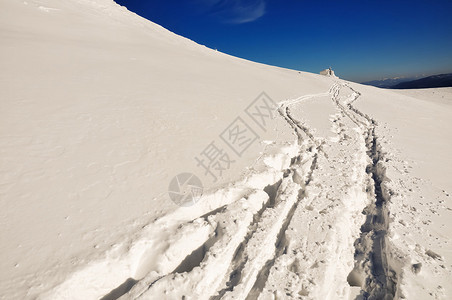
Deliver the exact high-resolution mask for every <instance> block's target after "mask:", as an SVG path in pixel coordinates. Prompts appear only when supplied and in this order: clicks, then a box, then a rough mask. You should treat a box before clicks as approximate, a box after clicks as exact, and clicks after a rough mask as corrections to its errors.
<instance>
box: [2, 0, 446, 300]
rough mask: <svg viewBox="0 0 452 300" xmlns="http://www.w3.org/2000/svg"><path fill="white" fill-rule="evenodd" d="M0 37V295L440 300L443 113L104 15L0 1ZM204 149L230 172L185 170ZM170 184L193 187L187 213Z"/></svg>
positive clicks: (97, 7) (96, 8)
mask: <svg viewBox="0 0 452 300" xmlns="http://www.w3.org/2000/svg"><path fill="white" fill-rule="evenodd" d="M0 39H1V43H0V51H1V52H0V53H1V60H0V64H1V65H0V67H1V70H2V71H1V72H0V76H1V77H0V84H1V86H0V90H1V92H0V93H1V104H0V105H1V110H0V113H1V115H0V117H1V118H0V120H1V121H0V151H1V153H0V157H1V158H0V170H1V173H0V174H1V176H0V195H1V198H0V201H1V202H0V204H1V208H2V209H1V217H2V218H1V219H2V220H3V221H2V224H3V230H2V235H1V237H0V239H1V240H0V246H1V262H0V264H1V265H0V270H1V271H0V282H1V283H0V295H1V296H2V297H3V298H5V299H24V298H36V297H38V298H42V299H99V298H102V297H104V299H116V298H118V297H120V296H122V297H123V298H125V299H134V298H143V299H177V298H181V297H182V296H185V297H186V299H207V298H210V297H214V298H224V299H245V298H247V297H248V298H249V299H255V298H258V297H260V298H261V299H268V298H272V297H278V298H298V297H304V298H306V299H349V298H352V297H354V295H357V294H360V293H361V294H362V295H363V296H365V295H368V294H369V295H372V296H374V297H376V298H378V297H380V295H387V296H388V297H390V298H392V297H396V298H408V299H428V298H432V299H435V298H445V299H447V298H448V297H450V295H451V291H450V290H448V289H450V286H452V285H451V283H452V281H451V273H450V272H451V271H450V270H451V268H452V266H451V260H452V257H451V250H452V246H451V245H450V243H451V238H452V237H451V233H450V232H451V228H452V224H451V221H450V220H451V207H452V205H451V200H450V196H449V192H450V191H451V190H452V186H451V183H450V180H448V178H450V175H451V171H450V170H451V166H452V162H451V157H450V155H449V153H448V152H449V151H448V150H449V149H450V145H451V142H450V141H451V138H452V136H451V133H450V132H451V131H450V129H451V128H450V127H451V126H450V125H451V124H450V121H448V120H450V118H451V115H452V106H450V105H445V104H443V103H441V102H438V101H425V100H423V99H424V98H425V95H421V94H410V95H404V94H403V91H397V92H394V91H387V90H380V89H377V88H373V87H366V86H362V85H359V84H353V83H347V82H345V81H342V80H338V79H335V78H329V77H324V76H320V75H315V74H309V73H304V72H298V71H293V70H286V69H281V68H276V67H271V66H266V65H262V64H257V63H253V62H249V61H245V60H241V59H238V58H234V57H231V56H228V55H225V54H222V53H220V52H216V51H213V50H210V49H207V48H205V47H203V46H200V45H197V44H196V43H194V42H192V41H189V40H187V39H185V38H182V37H179V36H177V35H174V34H172V33H170V32H168V31H167V30H165V29H163V28H162V27H160V26H158V25H156V24H153V23H151V22H149V21H146V20H144V19H142V18H140V17H138V16H136V15H134V14H132V13H130V12H128V11H127V10H126V9H125V8H122V7H120V6H118V5H116V4H115V3H114V2H113V1H111V0H92V1H89V0H60V1H56V0H54V1H52V0H30V1H15V0H5V1H2V2H1V3H0ZM262 92H265V93H266V95H268V96H269V97H270V98H271V99H272V100H273V101H274V102H275V103H277V105H276V106H275V109H273V110H271V111H268V113H269V114H270V115H269V118H265V122H266V123H265V124H264V126H262V127H261V126H259V124H257V123H256V122H255V121H254V120H253V119H252V118H251V116H250V115H249V114H247V113H246V110H247V108H249V105H250V104H251V103H252V102H253V101H254V100H255V99H257V100H262V99H263V98H262V97H264V98H265V96H262V97H261V96H260V95H261V93H262ZM438 93H441V95H443V96H445V97H446V99H450V97H451V96H450V95H451V94H450V92H448V91H447V90H443V89H438ZM267 99H268V98H267ZM237 118H240V119H237ZM237 120H239V121H241V122H245V123H246V124H247V125H248V126H249V127H250V128H252V131H254V133H255V136H257V137H256V140H255V142H254V143H252V144H250V146H249V147H248V148H247V149H245V150H244V151H243V152H242V153H241V154H240V155H238V154H236V153H234V152H233V151H232V149H231V148H229V146H228V145H227V144H226V143H225V141H224V140H223V139H222V138H221V137H222V136H223V137H224V135H223V133H224V132H225V129H227V128H231V127H229V126H230V124H231V123H232V124H234V123H233V122H236V121H237ZM258 120H261V119H258ZM261 125H262V124H261ZM212 142H214V143H215V144H216V145H217V146H219V147H220V148H221V149H222V150H223V152H227V153H228V155H229V156H230V158H231V160H233V161H234V162H233V163H231V164H230V167H229V168H228V169H227V170H224V171H223V172H222V174H221V176H218V179H217V181H214V180H213V177H212V176H210V175H209V174H205V172H204V169H203V168H202V167H200V166H199V165H197V161H196V160H195V158H196V157H199V156H200V155H201V153H202V152H203V151H204V150H205V149H206V147H208V146H209V145H211V143H212ZM182 172H191V173H194V174H196V175H197V176H198V177H199V178H200V179H201V181H202V183H203V185H204V193H203V196H202V198H201V200H200V201H199V202H197V203H196V204H194V205H192V206H188V207H180V206H177V205H176V204H175V203H174V202H172V201H171V200H170V199H169V196H168V193H167V189H168V184H169V182H170V181H171V179H172V178H173V177H174V176H175V175H177V174H179V173H182Z"/></svg>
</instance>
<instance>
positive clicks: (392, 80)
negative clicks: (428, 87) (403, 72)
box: [361, 77, 419, 88]
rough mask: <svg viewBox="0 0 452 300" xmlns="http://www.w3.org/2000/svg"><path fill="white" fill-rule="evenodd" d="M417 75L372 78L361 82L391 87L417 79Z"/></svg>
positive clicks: (380, 86)
mask: <svg viewBox="0 0 452 300" xmlns="http://www.w3.org/2000/svg"><path fill="white" fill-rule="evenodd" d="M418 78H419V77H417V78H416V77H396V78H385V79H380V80H372V81H367V82H361V83H362V84H365V85H371V86H376V87H379V88H391V87H393V86H395V85H397V84H399V83H402V82H407V81H412V80H415V79H418Z"/></svg>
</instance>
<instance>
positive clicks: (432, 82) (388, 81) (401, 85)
mask: <svg viewBox="0 0 452 300" xmlns="http://www.w3.org/2000/svg"><path fill="white" fill-rule="evenodd" d="M362 84H366V85H372V86H376V87H379V88H389V89H422V88H435V87H452V73H448V74H440V75H433V76H428V77H424V78H419V77H418V78H416V77H411V78H409V77H396V78H385V79H382V80H373V81H367V82H363V83H362Z"/></svg>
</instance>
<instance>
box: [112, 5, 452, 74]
mask: <svg viewBox="0 0 452 300" xmlns="http://www.w3.org/2000/svg"><path fill="white" fill-rule="evenodd" d="M116 2H117V3H119V4H121V5H124V6H126V7H127V8H128V9H129V10H131V11H133V12H135V13H137V14H139V15H141V16H143V17H145V18H146V19H149V20H151V21H152V22H155V23H157V24H160V25H162V26H163V27H165V28H167V29H169V30H170V31H172V32H175V33H177V34H179V35H182V36H184V37H187V38H189V39H191V40H194V41H195V42H197V43H199V44H203V45H206V46H207V47H209V48H213V49H218V50H219V51H221V52H225V53H228V54H231V55H234V56H238V57H242V58H246V59H249V60H253V61H257V62H262V63H266V64H270V65H276V66H281V67H286V68H291V69H297V70H302V71H308V72H315V73H317V72H319V71H320V70H322V69H325V68H327V67H329V66H332V68H333V69H334V70H335V71H336V74H337V75H338V76H339V77H341V78H345V79H349V80H353V81H358V82H362V81H367V80H372V79H381V78H384V77H395V76H414V75H421V74H425V75H431V74H438V73H448V72H452V1H451V0H424V1H417V0H413V1H405V0H392V1H386V0H380V1H366V0H359V1H358V0H356V1H347V0H342V1H341V0H331V1H326V0H180V1H176V0H116Z"/></svg>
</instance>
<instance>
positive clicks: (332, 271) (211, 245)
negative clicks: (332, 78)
mask: <svg viewBox="0 0 452 300" xmlns="http://www.w3.org/2000/svg"><path fill="white" fill-rule="evenodd" d="M359 96H360V94H359V93H358V92H356V91H355V90H353V89H351V88H350V87H349V86H347V85H346V84H343V83H339V82H336V83H335V84H334V85H333V86H332V87H331V89H330V90H329V91H328V92H326V93H323V94H317V95H308V96H303V97H300V98H298V99H294V100H288V101H283V102H281V103H280V106H279V108H278V111H279V113H280V115H281V117H283V118H284V119H285V120H286V121H287V123H288V125H289V126H290V127H291V128H292V130H293V132H294V135H295V136H296V141H295V143H294V145H293V146H292V147H286V148H285V149H283V150H282V152H283V153H282V155H283V157H284V158H285V159H286V160H285V161H286V163H283V164H282V167H281V168H280V169H275V168H271V167H269V171H268V172H267V173H262V174H255V175H254V178H252V179H250V178H248V179H247V180H245V181H243V182H238V183H234V185H233V186H232V187H229V188H226V189H224V190H220V191H217V192H215V193H213V194H212V195H206V196H204V197H205V198H204V199H203V200H202V202H203V203H205V204H203V205H202V206H201V207H200V206H196V208H185V209H184V210H183V211H179V210H178V211H176V212H174V213H173V214H171V215H167V216H165V217H163V218H161V219H159V220H156V221H155V222H154V223H153V224H150V225H148V226H147V227H145V228H143V232H142V234H141V236H140V237H138V238H137V239H136V241H135V242H134V243H133V244H132V245H117V246H116V247H115V248H114V249H113V250H111V251H110V252H109V253H108V254H107V255H106V259H105V261H98V262H92V263H90V264H89V265H88V266H87V267H86V268H85V269H82V270H80V271H78V272H76V273H75V274H73V275H72V276H71V277H70V278H69V279H68V280H66V281H65V282H64V283H63V284H61V285H60V286H59V287H57V288H56V289H54V290H52V291H51V292H49V293H48V294H47V295H45V296H50V297H53V298H68V297H69V296H68V295H70V294H71V291H72V290H73V289H75V288H80V286H83V289H84V293H85V294H84V296H85V297H86V299H91V298H101V299H105V300H109V299H118V298H120V299H275V298H276V299H282V298H284V299H301V298H302V299H350V298H351V297H354V296H358V295H361V297H362V298H363V299H392V298H394V296H395V294H396V292H397V274H396V272H395V270H394V268H393V267H392V266H391V261H390V259H389V258H388V256H387V252H388V251H390V250H389V247H391V246H390V245H389V242H388V240H387V236H386V233H387V231H388V226H389V217H388V216H389V213H388V209H387V205H386V202H387V201H389V198H390V194H391V192H390V190H388V189H387V188H386V185H385V182H386V181H387V178H386V177H385V167H384V157H383V153H382V152H381V150H380V148H379V141H378V137H377V136H376V134H375V127H376V126H377V123H376V122H375V121H374V120H373V119H371V118H370V117H369V116H367V115H365V114H363V113H361V112H360V111H358V110H357V109H355V108H354V107H353V106H352V103H353V102H354V101H356V100H357V99H358V97H359ZM312 99H316V100H319V101H328V103H330V104H331V105H332V106H333V108H334V110H335V111H336V113H335V114H333V115H329V116H327V117H328V119H329V124H330V131H331V132H332V133H333V134H334V136H333V137H329V138H326V137H322V136H319V135H318V134H317V133H316V130H313V128H311V127H310V124H309V122H308V121H305V120H302V118H301V117H299V116H298V114H299V109H302V104H303V102H304V101H306V100H312ZM184 220H186V221H184ZM163 237H170V239H169V240H168V239H167V240H165V241H162V239H163ZM108 261H110V263H108ZM111 261H113V262H114V263H111ZM90 279H92V282H90V283H89V284H87V282H88V281H90ZM44 298H45V297H44Z"/></svg>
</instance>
